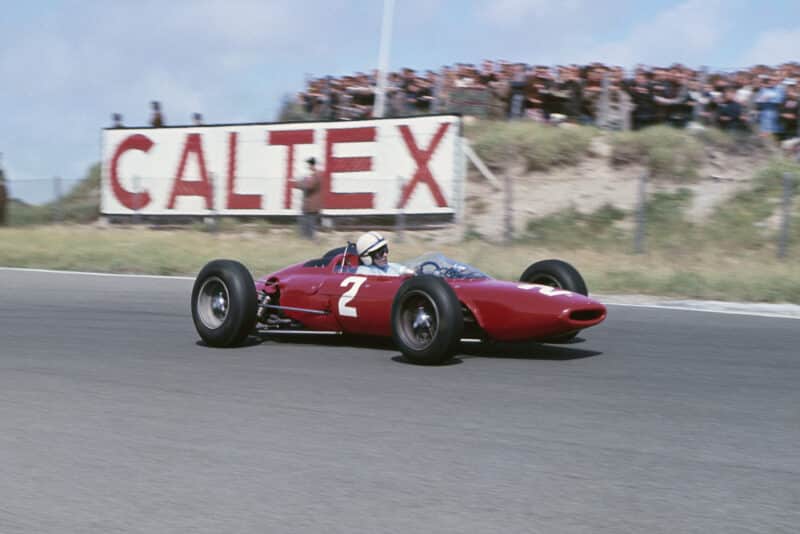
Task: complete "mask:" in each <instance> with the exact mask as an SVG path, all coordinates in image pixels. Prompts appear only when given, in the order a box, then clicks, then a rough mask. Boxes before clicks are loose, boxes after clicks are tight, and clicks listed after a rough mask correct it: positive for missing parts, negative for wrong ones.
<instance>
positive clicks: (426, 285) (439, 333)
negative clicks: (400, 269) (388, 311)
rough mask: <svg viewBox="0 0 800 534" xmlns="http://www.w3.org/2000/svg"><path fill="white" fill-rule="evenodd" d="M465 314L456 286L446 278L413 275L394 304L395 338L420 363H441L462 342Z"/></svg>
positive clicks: (400, 291) (410, 356)
mask: <svg viewBox="0 0 800 534" xmlns="http://www.w3.org/2000/svg"><path fill="white" fill-rule="evenodd" d="M463 330H464V317H463V313H462V311H461V303H460V302H459V300H458V297H457V296H456V294H455V291H453V288H452V287H450V285H449V284H448V283H447V282H445V281H444V280H443V279H442V278H439V277H437V276H433V275H425V274H423V275H419V276H414V277H412V278H409V279H408V280H406V281H405V282H403V285H401V286H400V289H399V290H398V291H397V294H396V295H395V297H394V302H393V303H392V339H393V340H394V342H395V344H396V345H397V347H398V348H399V349H400V351H401V352H402V353H403V355H404V356H405V357H406V358H407V359H408V361H410V362H412V363H415V364H418V365H441V364H443V363H445V362H447V361H448V360H450V359H451V358H452V357H453V354H455V352H456V350H457V349H458V344H459V342H460V341H461V333H462V332H463Z"/></svg>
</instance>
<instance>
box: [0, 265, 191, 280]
mask: <svg viewBox="0 0 800 534" xmlns="http://www.w3.org/2000/svg"><path fill="white" fill-rule="evenodd" d="M0 271H21V272H28V273H47V274H76V275H80V276H105V277H109V278H153V279H156V280H159V279H162V280H163V279H167V280H194V277H191V276H170V275H160V274H125V273H95V272H90V271H59V270H55V269H28V268H25V267H0Z"/></svg>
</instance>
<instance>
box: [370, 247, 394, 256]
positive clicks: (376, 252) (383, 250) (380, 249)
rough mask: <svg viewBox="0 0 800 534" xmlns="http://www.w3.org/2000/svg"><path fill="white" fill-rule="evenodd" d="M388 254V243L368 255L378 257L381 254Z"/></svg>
mask: <svg viewBox="0 0 800 534" xmlns="http://www.w3.org/2000/svg"><path fill="white" fill-rule="evenodd" d="M388 255H389V246H388V245H384V246H382V247H381V248H379V249H378V250H376V251H375V252H373V253H372V254H370V256H372V257H373V258H380V257H381V256H388Z"/></svg>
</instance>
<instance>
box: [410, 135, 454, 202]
mask: <svg viewBox="0 0 800 534" xmlns="http://www.w3.org/2000/svg"><path fill="white" fill-rule="evenodd" d="M449 126H450V123H449V122H445V123H443V124H440V125H439V129H438V130H436V134H435V135H434V136H433V139H431V144H430V145H428V148H427V149H426V150H420V149H419V147H417V142H416V141H415V140H414V136H413V135H411V130H410V129H409V128H408V126H406V125H405V124H404V125H402V126H398V128H399V129H400V133H401V134H403V141H405V142H406V146H407V147H408V151H409V152H411V157H412V158H414V161H415V162H416V164H417V171H416V172H415V173H414V178H412V180H411V181H410V182H408V183H407V184H406V186H405V187H404V188H403V196H402V198H401V199H400V206H398V207H400V208H403V207H405V205H406V203H407V202H408V199H409V198H410V197H411V193H412V192H413V191H414V188H416V187H417V184H418V183H419V182H425V183H426V184H428V187H430V189H431V193H432V194H433V198H434V199H435V200H436V205H437V206H439V207H440V208H445V207H447V202H446V201H445V199H444V196H443V195H442V191H441V190H440V189H439V184H437V183H436V180H435V179H434V178H433V175H432V174H431V170H430V169H429V168H428V162H429V161H430V160H431V157H432V156H433V153H434V152H436V147H438V146H439V142H440V141H441V140H442V137H444V134H445V132H446V131H447V128H448V127H449Z"/></svg>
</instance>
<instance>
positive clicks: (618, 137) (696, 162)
mask: <svg viewBox="0 0 800 534" xmlns="http://www.w3.org/2000/svg"><path fill="white" fill-rule="evenodd" d="M611 147H612V151H611V161H612V163H613V164H614V165H626V164H629V163H640V164H643V165H646V166H647V167H648V168H649V170H650V174H651V177H652V178H654V179H666V180H671V181H675V182H678V183H686V182H691V181H693V180H695V179H696V178H697V168H698V167H699V166H700V164H702V162H703V159H704V154H703V146H702V145H701V144H700V142H699V141H698V140H697V139H695V138H694V137H692V135H691V134H690V133H688V132H687V131H685V130H677V129H675V128H672V127H669V126H653V127H652V128H646V129H644V130H641V131H637V132H620V133H616V134H614V135H612V136H611Z"/></svg>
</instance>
